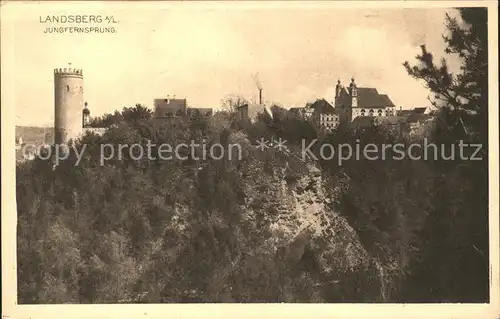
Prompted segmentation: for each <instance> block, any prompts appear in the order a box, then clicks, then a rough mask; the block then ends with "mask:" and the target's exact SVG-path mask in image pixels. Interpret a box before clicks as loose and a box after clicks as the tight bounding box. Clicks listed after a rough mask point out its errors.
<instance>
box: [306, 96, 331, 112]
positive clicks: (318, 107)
mask: <svg viewBox="0 0 500 319" xmlns="http://www.w3.org/2000/svg"><path fill="white" fill-rule="evenodd" d="M310 108H312V109H314V112H317V113H321V114H330V113H335V109H334V107H333V106H332V105H331V104H330V103H328V101H326V100H325V99H319V100H316V101H315V102H314V103H313V104H311V106H310Z"/></svg>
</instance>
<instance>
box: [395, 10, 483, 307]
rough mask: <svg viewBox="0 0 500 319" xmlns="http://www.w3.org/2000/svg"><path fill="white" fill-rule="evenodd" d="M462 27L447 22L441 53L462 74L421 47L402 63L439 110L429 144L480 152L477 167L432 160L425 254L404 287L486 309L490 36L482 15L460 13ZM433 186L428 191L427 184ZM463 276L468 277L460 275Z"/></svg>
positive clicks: (417, 297)
mask: <svg viewBox="0 0 500 319" xmlns="http://www.w3.org/2000/svg"><path fill="white" fill-rule="evenodd" d="M459 13H460V17H461V20H462V21H459V20H457V19H456V18H452V17H451V16H449V15H447V16H446V26H447V29H448V31H449V34H448V35H444V36H443V39H444V41H445V43H446V45H447V48H446V50H445V52H446V53H447V54H452V55H455V56H458V58H459V59H460V62H461V67H460V72H459V73H458V74H453V73H452V72H450V71H449V69H448V65H447V63H446V60H445V59H442V60H441V62H440V65H439V66H438V65H436V64H435V63H434V61H433V55H432V54H431V53H430V52H428V51H427V49H426V47H425V46H424V45H422V47H421V49H422V53H421V54H420V55H418V56H417V60H418V61H419V63H420V64H419V65H418V66H411V65H410V63H409V62H405V63H404V67H405V68H406V70H407V71H408V74H409V75H410V76H412V77H414V78H416V79H418V80H422V81H423V82H424V83H425V85H426V86H427V87H428V88H429V90H430V91H431V93H432V94H433V98H432V99H431V102H432V103H433V105H435V106H437V107H439V114H438V120H437V122H436V129H435V131H434V134H433V138H434V142H435V143H436V144H438V145H439V144H441V145H445V146H448V147H450V146H453V145H456V144H457V143H459V142H461V141H463V142H464V143H466V144H467V143H475V144H482V145H483V152H482V154H481V155H482V157H483V160H481V161H467V160H462V159H454V160H452V161H444V160H440V161H437V162H436V163H435V164H434V165H433V169H434V170H435V172H436V173H437V174H438V177H437V178H435V179H434V180H433V181H430V183H429V185H433V186H432V188H433V190H434V193H433V194H431V202H432V205H431V206H432V209H431V210H430V212H429V218H427V220H426V223H425V225H424V228H423V229H422V233H421V235H422V242H423V243H424V244H423V245H424V247H425V249H423V250H422V252H421V253H420V254H419V255H418V256H416V258H415V259H414V262H413V266H412V272H413V276H411V277H410V278H409V280H408V282H407V285H406V286H407V287H408V291H409V293H407V294H406V295H405V297H406V298H405V299H406V300H407V299H408V298H409V299H412V301H418V302H426V301H437V300H441V301H445V302H446V301H448V302H450V301H451V302H457V301H458V302H488V258H489V257H488V251H489V247H488V200H487V199H488V177H489V176H488V160H487V156H486V155H485V154H487V152H486V151H487V145H488V44H487V43H488V41H487V40H488V34H487V9H486V8H461V9H459ZM431 183H432V184H431ZM464 274H467V275H464Z"/></svg>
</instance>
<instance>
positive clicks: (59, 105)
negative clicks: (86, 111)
mask: <svg viewBox="0 0 500 319" xmlns="http://www.w3.org/2000/svg"><path fill="white" fill-rule="evenodd" d="M54 107H55V117H54V122H55V123H54V133H55V139H54V142H55V143H56V144H65V143H68V142H69V140H71V139H76V138H77V137H79V136H80V135H81V134H82V116H83V115H82V109H83V74H82V70H81V69H73V68H64V69H54Z"/></svg>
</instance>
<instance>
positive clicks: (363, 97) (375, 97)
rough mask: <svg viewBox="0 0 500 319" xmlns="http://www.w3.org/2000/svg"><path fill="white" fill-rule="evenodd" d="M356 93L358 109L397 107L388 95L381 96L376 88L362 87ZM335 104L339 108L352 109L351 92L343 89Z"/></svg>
mask: <svg viewBox="0 0 500 319" xmlns="http://www.w3.org/2000/svg"><path fill="white" fill-rule="evenodd" d="M356 91H357V97H358V106H357V107H359V108H364V109H370V108H386V107H394V106H395V105H394V103H393V102H392V101H391V99H390V98H389V96H387V94H379V93H378V91H377V89H375V88H364V87H360V88H357V89H356ZM335 103H336V104H337V103H338V105H339V106H346V107H350V106H351V104H352V97H351V95H350V94H349V91H348V90H347V89H345V88H344V89H342V90H341V91H340V94H339V96H338V97H337V98H336V99H335ZM336 106H337V105H336Z"/></svg>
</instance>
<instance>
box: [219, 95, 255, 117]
mask: <svg viewBox="0 0 500 319" xmlns="http://www.w3.org/2000/svg"><path fill="white" fill-rule="evenodd" d="M245 104H246V105H248V104H249V103H248V101H247V100H246V99H245V98H244V97H242V96H241V95H235V94H230V95H228V96H226V97H225V98H224V99H222V101H221V108H222V109H223V110H224V111H227V112H231V113H232V112H235V111H236V110H237V109H238V108H240V107H241V106H243V105H245Z"/></svg>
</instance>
